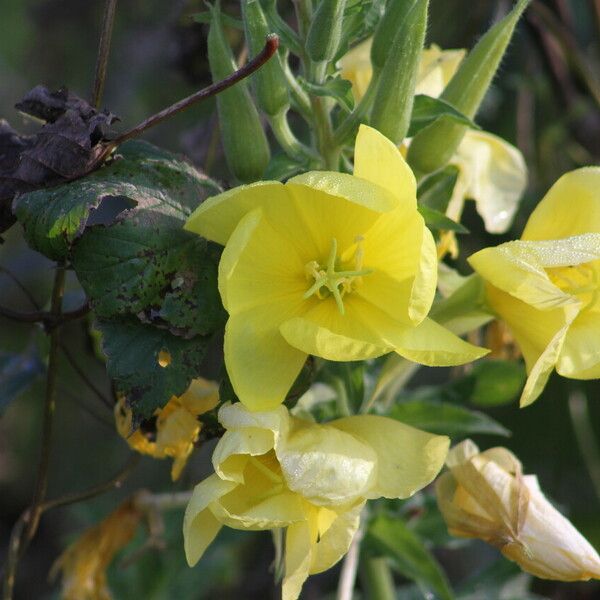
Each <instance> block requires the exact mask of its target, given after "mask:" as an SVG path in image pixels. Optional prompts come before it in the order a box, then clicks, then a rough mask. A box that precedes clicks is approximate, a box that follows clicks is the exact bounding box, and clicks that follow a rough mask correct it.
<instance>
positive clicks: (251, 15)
mask: <svg viewBox="0 0 600 600" xmlns="http://www.w3.org/2000/svg"><path fill="white" fill-rule="evenodd" d="M242 15H243V16H244V30H245V32H246V43H247V44H248V48H249V49H250V54H252V55H253V56H254V55H256V54H258V53H259V52H260V51H261V50H262V48H263V46H264V44H265V38H266V37H267V34H268V33H269V28H268V26H267V19H266V18H265V14H264V12H263V9H262V7H261V5H260V2H259V1H258V0H244V1H243V2H242ZM252 80H253V82H254V89H255V91H256V102H257V104H258V106H259V108H260V109H261V110H262V111H263V112H264V113H265V114H267V115H269V116H270V117H272V116H275V115H277V114H279V113H281V112H283V111H285V110H287V109H288V107H289V105H290V100H289V94H288V87H287V84H286V80H285V75H284V73H283V68H282V66H281V63H280V62H279V56H277V55H275V56H274V57H273V58H272V59H271V60H269V61H268V62H267V63H266V64H265V65H263V66H262V67H261V68H260V69H259V70H258V71H256V73H254V75H252Z"/></svg>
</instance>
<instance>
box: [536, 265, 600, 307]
mask: <svg viewBox="0 0 600 600" xmlns="http://www.w3.org/2000/svg"><path fill="white" fill-rule="evenodd" d="M548 271H549V273H548V274H549V275H550V279H551V281H552V283H554V284H555V285H556V286H558V287H559V288H560V289H561V290H562V291H563V292H566V293H567V294H571V295H572V296H577V298H579V300H581V302H582V305H583V307H582V311H584V310H588V309H590V308H591V307H592V306H594V305H595V304H596V303H597V302H598V300H600V277H599V274H598V270H597V269H595V268H594V267H593V266H592V264H591V263H585V264H582V265H577V266H574V267H560V268H555V269H548Z"/></svg>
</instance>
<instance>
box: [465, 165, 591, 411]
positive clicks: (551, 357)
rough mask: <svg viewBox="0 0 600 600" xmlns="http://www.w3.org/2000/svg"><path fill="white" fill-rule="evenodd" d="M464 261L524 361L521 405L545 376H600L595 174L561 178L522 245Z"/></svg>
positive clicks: (488, 250) (537, 392)
mask: <svg viewBox="0 0 600 600" xmlns="http://www.w3.org/2000/svg"><path fill="white" fill-rule="evenodd" d="M469 263H470V264H471V266H472V267H473V268H474V269H475V271H477V272H478V273H479V274H480V275H481V276H482V277H483V278H484V279H485V280H486V282H487V285H486V296H487V301H488V304H489V306H490V307H491V309H492V310H493V311H494V312H495V313H496V315H497V316H498V317H499V318H500V319H502V320H503V321H505V322H506V324H507V325H508V326H509V328H510V330H511V332H512V334H513V336H514V337H515V339H516V340H517V343H518V344H519V347H520V349H521V351H522V353H523V356H524V358H525V363H526V366H527V372H528V375H529V377H528V380H527V383H526V385H525V389H524V390H523V394H522V396H521V406H526V405H528V404H531V403H532V402H533V401H534V400H535V399H536V398H537V397H538V396H539V395H540V394H541V392H542V390H543V389H544V386H545V384H546V381H547V380H548V377H549V376H550V374H551V373H552V371H553V370H554V369H555V368H556V370H557V372H558V373H559V374H560V375H563V376H564V377H569V378H571V379H597V378H599V377H600V168H598V167H589V168H583V169H578V170H576V171H572V172H570V173H567V174H566V175H563V176H562V177H561V178H560V179H559V180H558V181H557V182H556V183H555V184H554V186H552V188H551V189H550V191H549V192H548V193H547V194H546V196H545V197H544V199H543V200H542V201H541V202H540V203H539V205H538V206H537V207H536V209H535V210H534V211H533V213H532V214H531V216H530V217H529V220H528V222H527V226H526V227H525V231H524V232H523V236H522V238H521V240H517V241H514V242H508V243H506V244H501V245H500V246H497V247H495V248H485V249H484V250H481V251H480V252H477V253H476V254H474V255H473V256H471V257H470V258H469Z"/></svg>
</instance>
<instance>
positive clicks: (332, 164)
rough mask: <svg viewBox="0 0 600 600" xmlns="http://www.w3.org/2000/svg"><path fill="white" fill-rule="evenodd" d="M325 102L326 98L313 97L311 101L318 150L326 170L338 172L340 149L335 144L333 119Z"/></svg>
mask: <svg viewBox="0 0 600 600" xmlns="http://www.w3.org/2000/svg"><path fill="white" fill-rule="evenodd" d="M324 100H325V99H324V98H321V97H318V96H313V97H312V99H311V105H312V109H313V115H314V125H315V135H316V138H317V148H318V149H319V154H320V155H321V158H322V160H323V166H324V167H325V169H327V170H329V171H337V170H338V167H339V162H340V148H339V146H336V145H335V144H334V142H333V131H332V127H331V118H330V116H329V112H328V110H327V107H326V104H325V102H324Z"/></svg>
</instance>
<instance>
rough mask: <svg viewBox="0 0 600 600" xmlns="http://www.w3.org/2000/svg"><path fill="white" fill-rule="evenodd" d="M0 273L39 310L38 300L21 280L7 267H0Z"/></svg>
mask: <svg viewBox="0 0 600 600" xmlns="http://www.w3.org/2000/svg"><path fill="white" fill-rule="evenodd" d="M0 273H4V274H5V275H6V276H7V277H8V278H9V279H10V280H11V281H12V282H13V283H14V284H15V285H16V286H17V287H18V288H19V289H20V290H21V291H22V292H23V294H24V296H25V297H26V298H27V300H29V303H30V304H31V306H33V308H35V309H36V310H40V305H39V303H38V301H37V300H36V299H35V298H34V297H33V294H32V293H31V292H30V291H29V290H28V289H27V287H26V286H25V285H24V284H23V282H22V281H21V280H20V279H19V278H18V277H17V276H16V275H15V274H14V273H13V272H12V271H10V270H9V269H7V268H6V267H0Z"/></svg>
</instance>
